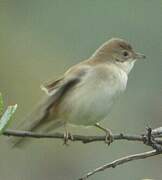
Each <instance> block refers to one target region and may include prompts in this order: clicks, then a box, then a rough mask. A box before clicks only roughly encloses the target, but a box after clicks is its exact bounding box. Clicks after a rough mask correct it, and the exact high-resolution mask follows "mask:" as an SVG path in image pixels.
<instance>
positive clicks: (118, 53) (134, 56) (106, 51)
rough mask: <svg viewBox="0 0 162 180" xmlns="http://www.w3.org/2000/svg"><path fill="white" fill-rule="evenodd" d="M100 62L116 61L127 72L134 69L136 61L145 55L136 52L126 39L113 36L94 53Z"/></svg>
mask: <svg viewBox="0 0 162 180" xmlns="http://www.w3.org/2000/svg"><path fill="white" fill-rule="evenodd" d="M92 57H93V58H94V59H96V60H97V61H98V62H99V61H101V62H110V63H114V64H116V65H118V66H120V67H121V68H124V69H125V70H126V71H128V72H127V73H129V71H130V70H131V69H132V67H133V65H134V62H135V61H136V60H138V59H144V58H145V55H143V54H141V53H138V52H136V51H135V50H134V49H133V47H132V46H131V45H130V44H129V43H128V42H127V41H125V40H123V39H119V38H112V39H110V40H109V41H107V42H105V43H104V44H103V45H101V46H100V47H99V48H98V49H97V50H96V52H95V53H94V54H93V55H92Z"/></svg>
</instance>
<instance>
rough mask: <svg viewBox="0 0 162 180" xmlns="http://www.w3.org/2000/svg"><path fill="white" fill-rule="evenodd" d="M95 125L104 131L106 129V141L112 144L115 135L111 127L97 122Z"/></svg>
mask: <svg viewBox="0 0 162 180" xmlns="http://www.w3.org/2000/svg"><path fill="white" fill-rule="evenodd" d="M95 127H97V128H99V129H101V130H102V131H104V132H105V133H106V136H105V143H106V144H108V145H110V144H111V143H112V142H113V136H112V132H111V130H110V129H108V128H104V127H102V126H101V125H100V124H99V123H96V124H95Z"/></svg>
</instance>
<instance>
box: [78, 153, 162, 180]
mask: <svg viewBox="0 0 162 180" xmlns="http://www.w3.org/2000/svg"><path fill="white" fill-rule="evenodd" d="M158 154H162V151H156V150H152V151H147V152H144V153H139V154H133V155H130V156H125V157H122V158H120V159H117V160H115V161H112V162H111V163H108V164H105V165H103V166H101V167H99V168H96V169H94V170H92V171H90V172H88V173H87V174H86V175H85V176H83V177H82V178H80V179H79V180H85V179H87V178H88V177H90V176H92V175H93V174H95V173H97V172H100V171H103V170H105V169H107V168H115V167H116V166H118V165H121V164H124V163H127V162H129V161H133V160H139V159H145V158H148V157H151V156H156V155H158Z"/></svg>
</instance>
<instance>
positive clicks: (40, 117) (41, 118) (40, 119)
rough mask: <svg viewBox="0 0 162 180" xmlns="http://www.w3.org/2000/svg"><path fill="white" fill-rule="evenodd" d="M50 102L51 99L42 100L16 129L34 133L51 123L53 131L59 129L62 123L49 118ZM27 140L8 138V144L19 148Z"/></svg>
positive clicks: (23, 138)
mask: <svg viewBox="0 0 162 180" xmlns="http://www.w3.org/2000/svg"><path fill="white" fill-rule="evenodd" d="M52 102H53V100H52V98H51V97H46V98H45V99H43V101H42V102H41V103H40V104H38V105H37V106H36V108H35V110H34V111H33V112H32V113H31V114H29V115H28V116H27V117H26V118H25V119H24V120H23V122H22V123H21V124H20V125H19V126H18V127H17V129H18V130H23V131H36V130H38V129H40V128H41V127H42V126H43V125H46V124H47V123H48V124H51V123H52V127H53V129H56V128H58V127H60V126H61V125H62V123H61V122H60V121H57V119H55V118H53V119H52V118H51V117H50V113H49V107H50V106H51V104H52ZM48 124H47V125H48ZM46 132H47V129H46ZM28 140H29V138H25V137H10V138H9V143H10V144H11V146H12V147H18V146H19V147H20V146H22V145H23V144H24V143H26V142H27V141H28Z"/></svg>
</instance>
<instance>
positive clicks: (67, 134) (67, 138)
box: [63, 131, 74, 145]
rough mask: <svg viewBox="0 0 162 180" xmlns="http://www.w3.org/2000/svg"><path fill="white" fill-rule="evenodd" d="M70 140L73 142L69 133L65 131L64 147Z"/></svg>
mask: <svg viewBox="0 0 162 180" xmlns="http://www.w3.org/2000/svg"><path fill="white" fill-rule="evenodd" d="M69 140H71V141H73V140H74V137H73V135H72V134H71V133H69V132H68V131H65V133H64V143H63V144H64V145H69V143H68V141H69Z"/></svg>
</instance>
